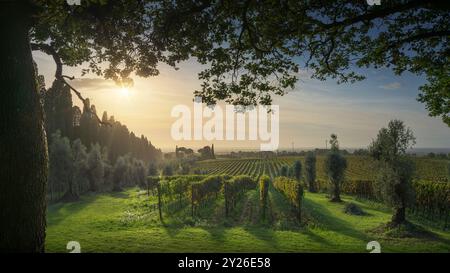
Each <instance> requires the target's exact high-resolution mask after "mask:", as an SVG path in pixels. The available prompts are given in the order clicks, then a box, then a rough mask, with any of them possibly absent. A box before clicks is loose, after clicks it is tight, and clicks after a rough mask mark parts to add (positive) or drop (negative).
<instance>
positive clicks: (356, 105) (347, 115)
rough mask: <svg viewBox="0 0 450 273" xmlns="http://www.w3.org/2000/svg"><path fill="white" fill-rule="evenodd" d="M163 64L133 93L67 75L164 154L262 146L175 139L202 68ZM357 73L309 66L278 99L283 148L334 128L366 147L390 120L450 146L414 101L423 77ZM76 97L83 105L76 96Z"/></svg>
mask: <svg viewBox="0 0 450 273" xmlns="http://www.w3.org/2000/svg"><path fill="white" fill-rule="evenodd" d="M34 58H35V61H36V62H37V64H38V69H39V73H40V74H42V75H44V77H45V79H46V85H47V87H49V86H50V85H51V83H52V81H53V75H54V71H55V65H54V64H53V61H52V59H51V58H50V57H48V56H46V55H45V54H42V53H39V52H35V53H34ZM159 69H160V75H159V76H156V77H151V78H139V77H135V78H134V86H133V87H132V88H130V89H129V90H128V91H123V90H121V88H120V87H118V86H116V85H115V84H114V83H113V82H112V81H106V80H103V79H101V78H98V77H95V76H94V75H85V76H83V77H81V67H76V68H71V67H65V68H64V74H65V75H68V76H75V77H76V79H75V80H74V81H73V82H72V84H73V85H74V86H75V87H76V88H77V89H78V90H79V91H80V92H81V93H82V94H83V96H85V97H88V98H90V100H91V103H92V104H94V105H95V106H96V109H97V111H98V113H99V115H101V113H102V112H103V111H107V112H108V115H114V117H115V119H116V120H119V121H120V122H122V123H123V124H126V125H127V127H128V128H129V130H130V131H133V132H134V133H135V134H136V135H141V134H143V135H145V136H147V137H148V139H149V140H150V141H151V142H152V143H153V144H154V145H155V146H156V147H157V148H161V149H162V150H163V151H172V150H174V149H175V145H178V146H187V147H191V148H195V149H197V148H199V147H202V146H204V145H208V144H211V143H214V144H215V148H216V151H230V150H235V151H237V150H246V149H259V147H260V144H261V142H262V141H261V140H256V141H250V140H234V141H215V140H214V141H206V140H198V141H193V140H191V141H184V140H180V141H175V140H174V139H173V137H172V136H171V127H172V125H173V123H174V122H175V121H176V120H177V118H175V117H172V116H171V111H172V109H173V107H175V106H176V105H186V106H188V107H189V108H191V109H192V108H193V91H194V90H196V89H199V88H200V83H201V82H200V81H199V80H198V79H197V73H198V72H200V71H201V70H202V67H201V66H200V65H199V64H197V63H196V62H195V60H189V61H187V62H185V63H182V64H181V65H180V69H179V70H177V71H176V70H174V69H173V68H171V67H168V66H165V65H161V66H160V68H159ZM359 72H361V73H363V74H364V75H366V77H367V78H366V79H365V80H363V81H361V82H357V83H354V84H341V85H338V84H337V83H336V82H335V81H333V80H327V81H318V80H313V79H310V77H309V74H310V73H309V72H308V71H300V72H299V75H298V76H299V78H300V81H299V82H298V83H297V85H296V87H295V89H294V90H290V91H289V92H288V94H287V95H285V96H283V97H274V104H276V105H279V117H280V123H279V137H280V141H279V148H280V149H292V147H294V149H301V148H324V147H325V142H326V139H327V138H329V135H330V134H331V133H335V134H337V135H338V139H339V140H340V145H341V147H343V148H365V147H367V146H368V145H369V144H370V142H371V140H372V139H373V138H375V137H376V134H377V132H378V130H379V129H380V128H381V127H383V126H386V125H387V123H388V122H389V120H391V119H400V120H403V121H404V122H405V124H406V125H407V126H408V127H410V128H411V129H412V130H413V132H414V134H415V136H416V138H417V144H416V146H415V147H417V148H450V128H449V127H448V126H447V125H445V124H444V123H443V122H442V121H441V119H440V118H439V117H429V116H428V112H427V110H426V108H425V105H424V104H422V103H420V102H418V101H417V100H416V98H417V95H418V93H419V91H418V87H419V86H420V85H422V84H423V83H424V82H425V80H424V79H423V78H421V77H419V76H416V75H412V74H409V73H405V74H403V75H401V76H396V75H394V74H393V73H392V72H391V71H390V70H388V69H377V70H375V69H366V70H359ZM73 100H74V104H76V105H79V106H80V105H81V102H80V101H78V99H77V98H76V97H73ZM207 120H208V118H205V119H204V122H206V121H207Z"/></svg>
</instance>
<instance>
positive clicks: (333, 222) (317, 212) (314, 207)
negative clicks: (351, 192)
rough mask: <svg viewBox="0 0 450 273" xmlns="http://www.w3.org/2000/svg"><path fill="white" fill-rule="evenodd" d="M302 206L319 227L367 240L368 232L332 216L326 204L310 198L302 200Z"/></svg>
mask: <svg viewBox="0 0 450 273" xmlns="http://www.w3.org/2000/svg"><path fill="white" fill-rule="evenodd" d="M303 207H304V208H305V209H307V210H308V211H309V214H310V215H311V217H313V218H314V219H315V221H316V222H318V223H320V226H321V227H323V228H325V229H327V230H331V231H334V232H337V233H341V234H343V235H345V236H349V237H353V238H355V239H359V240H363V241H367V240H369V236H368V234H365V233H363V232H361V231H358V230H356V229H354V228H353V226H352V225H350V224H349V223H348V222H346V221H344V220H342V219H340V218H338V217H336V216H334V215H333V213H332V211H331V210H330V209H328V208H327V207H326V206H324V205H322V204H319V203H316V202H314V201H312V200H310V199H305V200H304V201H303Z"/></svg>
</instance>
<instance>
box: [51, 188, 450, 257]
mask: <svg viewBox="0 0 450 273" xmlns="http://www.w3.org/2000/svg"><path fill="white" fill-rule="evenodd" d="M269 197H270V198H269V199H270V204H269V207H270V214H271V220H270V223H260V222H258V194H257V192H256V191H250V192H248V193H247V194H246V195H245V196H244V197H243V198H242V201H241V202H239V203H238V204H237V206H236V209H235V211H234V212H233V214H232V216H231V219H230V220H229V221H228V220H227V221H224V220H223V200H220V199H219V200H212V201H211V203H210V204H209V205H208V206H206V207H205V208H203V209H201V210H200V211H199V216H197V217H195V218H194V219H192V218H191V217H190V208H189V206H187V207H185V208H181V209H177V210H176V211H174V212H173V213H171V214H170V217H169V216H168V215H167V212H166V213H165V214H164V215H165V217H164V218H165V222H164V225H163V224H161V223H160V222H159V220H158V214H157V212H156V211H153V210H150V209H149V204H152V203H154V202H156V200H155V198H154V197H150V198H148V197H147V196H146V195H142V192H139V191H138V190H137V189H128V190H127V191H125V192H123V193H105V194H98V195H87V196H83V197H82V199H81V200H80V201H79V202H75V203H65V204H54V205H51V206H49V209H48V227H47V239H46V250H47V251H48V252H68V250H66V244H67V242H68V241H78V242H79V243H80V244H81V251H82V252H367V251H366V244H367V243H368V242H369V241H372V240H377V241H379V242H380V244H381V248H382V249H381V250H382V251H383V252H450V232H444V231H442V230H439V229H435V228H432V227H429V226H424V228H426V229H427V230H428V231H430V232H432V233H433V235H434V236H432V237H429V238H426V239H424V238H420V239H419V238H398V239H396V238H387V237H385V235H380V234H377V233H374V232H372V231H371V230H373V229H374V228H376V227H377V226H379V225H380V224H381V223H385V222H387V221H389V219H390V216H391V215H390V211H389V210H388V209H386V208H384V207H383V206H381V205H379V204H374V203H371V202H368V201H359V200H356V199H355V198H353V197H349V196H344V198H343V199H344V201H345V202H350V201H351V202H354V203H355V204H357V205H358V206H360V207H361V208H362V209H363V210H364V211H365V212H366V213H367V214H368V215H367V216H354V215H348V214H346V213H344V211H343V208H344V205H345V204H336V203H330V202H329V201H328V200H327V198H326V196H325V195H324V194H310V193H307V194H306V197H305V201H304V208H305V209H304V211H305V216H306V218H307V219H308V220H307V224H305V225H302V226H300V225H299V224H298V223H297V224H295V221H294V220H292V219H291V212H290V210H289V208H288V207H287V204H286V203H285V202H284V200H283V197H282V196H281V195H279V193H278V192H276V191H274V190H273V189H271V190H270V192H269ZM413 222H414V223H416V224H421V223H419V222H417V221H413Z"/></svg>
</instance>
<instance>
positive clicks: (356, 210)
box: [344, 203, 366, 216]
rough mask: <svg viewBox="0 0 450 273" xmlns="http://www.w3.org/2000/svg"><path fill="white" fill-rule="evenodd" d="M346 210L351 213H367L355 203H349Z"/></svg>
mask: <svg viewBox="0 0 450 273" xmlns="http://www.w3.org/2000/svg"><path fill="white" fill-rule="evenodd" d="M344 212H345V213H347V214H350V215H360V216H361V215H366V213H365V212H364V211H363V209H362V208H360V207H359V206H358V205H356V204H355V203H347V204H346V205H345V207H344Z"/></svg>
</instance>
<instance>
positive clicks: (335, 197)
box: [331, 183, 342, 202]
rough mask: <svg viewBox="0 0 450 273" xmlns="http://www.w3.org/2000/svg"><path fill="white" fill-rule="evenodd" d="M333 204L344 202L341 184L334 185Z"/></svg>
mask: <svg viewBox="0 0 450 273" xmlns="http://www.w3.org/2000/svg"><path fill="white" fill-rule="evenodd" d="M331 202H342V200H341V189H340V188H339V184H336V183H335V184H334V185H333V189H332V192H331Z"/></svg>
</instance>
